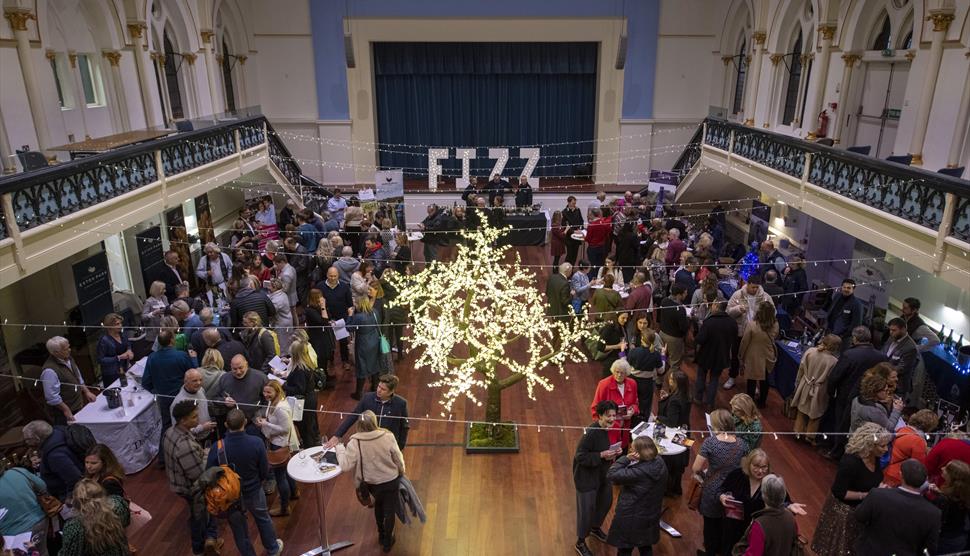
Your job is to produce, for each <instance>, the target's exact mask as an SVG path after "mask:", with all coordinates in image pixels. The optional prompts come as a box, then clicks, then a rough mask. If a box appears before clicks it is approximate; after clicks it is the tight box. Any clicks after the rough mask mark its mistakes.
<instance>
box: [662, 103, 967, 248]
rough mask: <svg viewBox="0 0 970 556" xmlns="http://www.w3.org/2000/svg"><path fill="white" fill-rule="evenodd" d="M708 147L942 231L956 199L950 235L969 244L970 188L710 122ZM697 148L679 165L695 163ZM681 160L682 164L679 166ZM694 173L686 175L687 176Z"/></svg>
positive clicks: (686, 152) (950, 180) (933, 175)
mask: <svg viewBox="0 0 970 556" xmlns="http://www.w3.org/2000/svg"><path fill="white" fill-rule="evenodd" d="M703 126H704V130H705V131H704V144H705V145H707V146H710V147H715V148H717V149H720V150H724V151H728V152H730V153H731V154H733V155H735V156H739V157H742V158H744V159H746V160H749V161H751V162H754V163H756V164H760V165H762V166H766V167H768V168H771V169H773V170H776V171H778V172H781V173H783V174H785V175H788V176H791V177H793V178H795V179H798V180H801V179H802V176H803V175H804V174H805V164H806V163H809V164H810V166H809V168H808V183H811V184H813V185H816V186H818V187H821V188H823V189H826V190H828V191H831V192H833V193H837V194H839V195H841V196H843V197H846V198H849V199H852V200H854V201H858V202H860V203H863V204H866V205H868V206H870V207H872V208H875V209H877V210H881V211H883V212H886V213H889V214H892V215H894V216H898V217H900V218H903V219H905V220H909V221H910V222H914V223H916V224H919V225H920V226H923V227H926V228H929V229H931V230H934V231H939V230H940V226H941V224H942V220H943V214H944V208H945V206H946V200H947V195H948V194H951V195H953V196H954V203H955V204H954V214H953V220H952V222H950V230H949V235H950V236H952V237H954V238H957V239H959V240H962V241H966V242H970V182H968V181H966V180H961V179H959V178H954V177H951V176H946V175H943V174H939V173H936V172H929V171H926V170H922V169H920V168H915V167H911V166H904V165H901V164H896V163H893V162H888V161H885V160H880V159H877V158H872V157H869V156H864V155H860V154H856V153H851V152H848V151H844V150H840V149H834V148H832V147H826V146H825V145H819V144H817V143H812V142H809V141H804V140H802V139H798V138H795V137H789V136H787V135H781V134H777V133H772V132H769V131H763V130H759V129H755V128H751V127H745V126H742V125H740V124H735V123H732V122H727V121H724V120H716V119H712V118H708V119H706V120H705V121H704V124H703ZM693 151H694V146H693V145H692V144H691V145H688V146H687V148H685V149H684V152H683V154H682V155H681V159H680V160H684V161H693V162H692V164H693V163H696V161H697V160H698V159H699V158H700V156H699V155H697V156H695V155H694V154H693ZM680 160H678V163H679V162H680ZM689 168H690V167H687V168H685V169H684V172H685V173H686V171H688V170H689Z"/></svg>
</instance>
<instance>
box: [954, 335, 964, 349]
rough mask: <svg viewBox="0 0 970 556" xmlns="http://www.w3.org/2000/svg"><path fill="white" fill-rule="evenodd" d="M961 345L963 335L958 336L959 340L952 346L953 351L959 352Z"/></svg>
mask: <svg viewBox="0 0 970 556" xmlns="http://www.w3.org/2000/svg"><path fill="white" fill-rule="evenodd" d="M962 345H963V334H960V339H959V340H957V343H956V344H954V345H953V349H956V350H959V349H960V346H962Z"/></svg>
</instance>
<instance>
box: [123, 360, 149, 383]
mask: <svg viewBox="0 0 970 556" xmlns="http://www.w3.org/2000/svg"><path fill="white" fill-rule="evenodd" d="M147 363H148V357H142V358H141V359H139V360H138V361H135V364H134V365H132V366H131V367H130V368H129V369H128V374H129V375H130V376H133V377H135V379H136V380H138V383H139V384H141V378H142V377H143V376H144V375H145V365H146V364H147Z"/></svg>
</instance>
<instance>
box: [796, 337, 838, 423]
mask: <svg viewBox="0 0 970 556" xmlns="http://www.w3.org/2000/svg"><path fill="white" fill-rule="evenodd" d="M838 361H839V359H838V358H837V357H836V356H835V355H833V354H831V353H828V352H826V351H821V350H819V349H818V348H817V347H813V348H809V349H808V351H806V352H805V353H804V354H803V355H802V362H801V364H800V365H799V366H798V376H797V377H796V378H795V394H794V395H793V396H792V402H791V403H792V406H793V407H795V408H797V409H798V411H799V412H801V413H804V414H805V415H808V418H809V419H818V418H820V417H822V415H824V414H825V410H826V409H828V407H829V396H828V393H827V392H826V384H825V381H827V380H828V378H829V373H831V372H832V367H835V364H836V363H837V362H838Z"/></svg>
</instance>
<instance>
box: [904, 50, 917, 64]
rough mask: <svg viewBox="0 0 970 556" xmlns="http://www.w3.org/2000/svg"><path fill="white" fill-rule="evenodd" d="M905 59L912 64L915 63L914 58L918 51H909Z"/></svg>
mask: <svg viewBox="0 0 970 556" xmlns="http://www.w3.org/2000/svg"><path fill="white" fill-rule="evenodd" d="M903 57H904V58H906V61H908V62H910V63H912V62H913V58H915V57H916V51H915V50H907V51H906V54H903Z"/></svg>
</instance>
